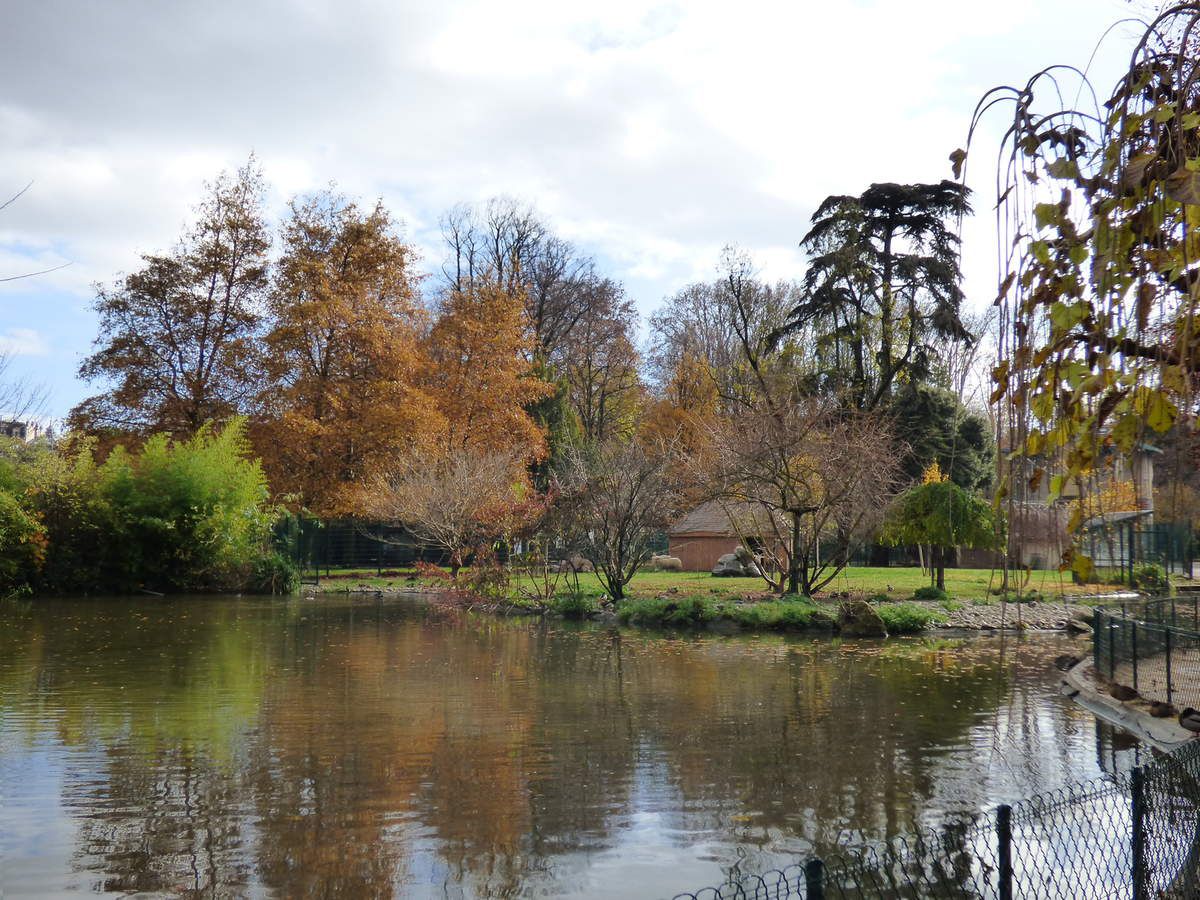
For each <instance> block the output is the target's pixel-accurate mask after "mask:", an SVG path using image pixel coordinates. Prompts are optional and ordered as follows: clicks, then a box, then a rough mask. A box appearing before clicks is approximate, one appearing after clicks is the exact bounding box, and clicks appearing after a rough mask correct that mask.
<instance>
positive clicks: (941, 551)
mask: <svg viewBox="0 0 1200 900" xmlns="http://www.w3.org/2000/svg"><path fill="white" fill-rule="evenodd" d="M933 564H934V567H935V569H936V570H937V582H936V585H935V586H936V587H937V589H938V590H939V591H944V590H945V589H946V548H945V547H935V548H934V549H933Z"/></svg>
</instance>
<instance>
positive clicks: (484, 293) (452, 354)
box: [423, 281, 553, 461]
mask: <svg viewBox="0 0 1200 900" xmlns="http://www.w3.org/2000/svg"><path fill="white" fill-rule="evenodd" d="M524 302H525V301H524V298H523V297H522V296H520V295H519V294H518V293H513V292H509V291H506V290H504V289H503V288H502V287H500V286H499V285H497V284H495V283H493V282H491V281H484V282H481V283H476V284H475V285H472V286H468V287H466V288H464V289H463V290H458V291H452V292H451V293H449V294H448V295H447V297H446V299H445V300H444V301H443V304H442V308H441V311H440V315H439V316H438V318H437V321H436V322H435V323H434V325H433V328H432V329H431V330H430V333H429V338H428V341H427V344H426V347H427V353H428V359H429V365H428V369H427V372H426V377H425V378H424V380H423V384H424V387H425V389H426V391H428V393H429V396H430V397H431V398H432V400H433V403H434V406H435V408H436V409H437V410H438V412H439V413H440V414H441V415H442V417H443V419H444V421H445V425H444V427H443V430H442V432H441V434H440V435H439V440H438V442H437V443H438V444H439V446H440V451H441V452H449V451H450V450H452V449H455V448H458V447H487V448H490V449H492V450H494V451H495V452H498V453H499V452H507V451H509V450H518V451H520V452H521V453H522V454H523V456H524V457H525V458H526V459H527V460H530V461H532V460H536V459H539V458H540V457H541V456H542V455H543V454H544V453H545V450H546V440H545V435H544V434H543V433H542V430H541V428H539V427H538V425H537V423H536V422H535V421H534V420H533V418H532V417H531V416H530V415H529V412H528V410H527V408H528V407H529V406H530V405H531V404H533V403H534V402H536V401H537V400H540V399H542V398H544V397H547V396H549V395H550V394H551V393H552V391H553V388H552V387H551V386H550V385H549V384H547V383H546V382H545V381H542V380H541V379H540V378H538V377H537V376H536V374H535V370H534V366H533V363H532V362H531V361H530V360H531V355H532V354H531V353H530V349H531V348H530V346H529V337H528V335H527V333H526V329H525V322H524Z"/></svg>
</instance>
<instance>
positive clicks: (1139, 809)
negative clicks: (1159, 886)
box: [1130, 766, 1147, 900]
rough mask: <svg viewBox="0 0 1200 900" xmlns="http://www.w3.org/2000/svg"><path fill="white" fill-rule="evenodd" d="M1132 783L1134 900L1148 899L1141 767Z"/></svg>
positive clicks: (1134, 772) (1143, 781)
mask: <svg viewBox="0 0 1200 900" xmlns="http://www.w3.org/2000/svg"><path fill="white" fill-rule="evenodd" d="M1130 774H1131V775H1132V780H1131V781H1130V803H1131V808H1130V812H1131V818H1132V820H1133V821H1132V827H1133V833H1132V839H1133V847H1132V850H1133V872H1132V878H1133V900H1147V897H1146V796H1145V791H1146V782H1145V775H1144V773H1143V772H1142V768H1141V766H1138V767H1137V768H1136V769H1134V770H1133V772H1132V773H1130Z"/></svg>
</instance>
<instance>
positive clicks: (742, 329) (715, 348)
mask: <svg viewBox="0 0 1200 900" xmlns="http://www.w3.org/2000/svg"><path fill="white" fill-rule="evenodd" d="M798 290H799V288H798V287H797V285H795V284H794V283H792V282H789V281H780V282H777V283H775V284H767V283H765V282H763V281H761V280H759V279H758V278H756V277H755V273H754V270H753V266H752V265H751V263H750V261H749V259H748V258H747V257H745V256H744V255H743V254H741V253H739V252H738V251H737V250H735V249H734V248H732V247H727V248H726V249H725V251H724V253H723V255H722V274H721V277H720V278H718V279H716V280H714V281H712V282H705V283H698V284H692V285H688V286H687V287H685V288H683V289H682V290H681V291H679V292H678V293H676V294H675V295H674V296H672V297H671V298H669V299H668V300H667V302H666V303H665V304H664V306H663V307H662V309H660V310H659V311H658V312H657V313H656V314H655V315H653V316H651V317H650V331H651V348H650V360H649V362H650V371H651V374H652V376H653V378H654V381H655V382H656V383H657V384H658V386H659V389H660V390H665V387H666V386H667V385H668V384H670V383H671V381H672V380H673V379H674V378H676V376H677V375H678V373H679V372H680V370H681V369H682V368H683V367H685V366H686V365H687V364H688V362H689V361H692V360H697V361H699V362H701V363H702V364H703V366H704V368H705V369H706V370H707V372H708V373H709V377H710V378H712V379H713V381H714V382H715V385H716V388H717V392H718V394H719V395H720V397H721V400H722V405H723V406H726V407H728V406H729V405H731V404H733V405H736V404H739V403H742V402H744V400H745V399H746V396H747V392H748V391H749V392H751V393H753V392H754V391H755V390H756V389H757V387H756V385H755V382H756V376H755V373H754V366H755V365H757V364H758V362H759V360H761V359H763V358H765V357H767V356H774V357H776V358H779V357H782V356H796V355H803V353H804V347H805V345H806V342H807V339H806V337H805V335H803V334H793V335H789V336H788V337H787V338H786V339H785V340H784V341H783V343H782V345H781V346H780V347H772V346H771V338H772V336H773V335H774V334H775V333H776V332H778V330H779V329H780V328H781V327H782V326H783V324H784V323H785V322H786V321H787V316H788V311H789V310H790V309H791V308H792V307H793V306H794V305H795V304H796V303H797V302H798Z"/></svg>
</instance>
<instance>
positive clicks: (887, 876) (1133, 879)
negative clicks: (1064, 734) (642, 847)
mask: <svg viewBox="0 0 1200 900" xmlns="http://www.w3.org/2000/svg"><path fill="white" fill-rule="evenodd" d="M793 897H794V898H803V900H823V898H854V900H860V898H861V900H866V898H889V900H890V898H895V900H901V898H912V900H916V898H938V900H942V898H945V900H959V898H980V900H1022V898H1027V900H1100V898H1132V900H1151V898H1170V900H1185V898H1187V900H1194V898H1197V897H1200V744H1194V745H1188V746H1187V747H1185V748H1183V749H1181V750H1177V751H1175V752H1174V753H1172V754H1169V755H1163V756H1161V757H1160V758H1158V759H1156V760H1154V761H1152V762H1150V763H1147V764H1146V765H1143V766H1140V767H1139V768H1136V769H1134V770H1132V771H1131V772H1128V773H1124V774H1119V775H1111V776H1107V777H1105V778H1103V779H1099V780H1097V781H1093V782H1088V783H1085V784H1077V785H1072V786H1070V787H1067V788H1063V789H1062V790H1058V791H1054V792H1051V793H1047V794H1041V795H1039V796H1036V797H1032V798H1029V799H1027V800H1024V801H1021V802H1020V803H1017V804H1015V805H1013V806H1001V807H998V808H997V809H996V810H995V811H994V812H992V813H991V814H988V815H984V816H980V817H977V818H973V819H966V820H963V821H961V822H959V823H957V824H954V825H951V826H948V827H944V828H942V829H939V830H937V831H918V832H915V833H914V834H913V835H911V836H909V837H907V838H902V839H897V840H895V841H893V842H892V843H890V844H888V845H886V846H880V847H877V848H875V849H873V850H868V851H865V852H861V853H855V854H853V855H851V856H846V857H837V858H834V857H826V858H824V859H811V860H808V861H807V862H805V863H801V864H797V865H793V866H788V867H787V868H785V869H780V870H776V871H772V872H768V873H765V874H762V875H744V874H741V873H738V872H734V873H733V874H731V875H730V877H729V879H728V881H727V882H726V883H725V884H723V885H720V886H719V887H710V888H704V889H703V890H699V891H696V892H694V893H683V894H677V895H676V897H675V900H734V898H736V900H776V898H793Z"/></svg>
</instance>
